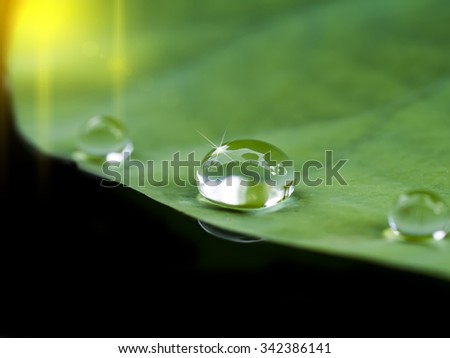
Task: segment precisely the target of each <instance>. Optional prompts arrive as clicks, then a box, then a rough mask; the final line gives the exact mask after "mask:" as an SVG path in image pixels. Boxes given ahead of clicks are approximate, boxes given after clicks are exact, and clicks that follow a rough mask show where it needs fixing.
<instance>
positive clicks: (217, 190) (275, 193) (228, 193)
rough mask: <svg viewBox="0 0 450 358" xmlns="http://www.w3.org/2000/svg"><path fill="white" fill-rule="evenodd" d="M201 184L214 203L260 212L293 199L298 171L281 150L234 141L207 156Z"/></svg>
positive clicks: (200, 176)
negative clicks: (262, 209) (290, 198)
mask: <svg viewBox="0 0 450 358" xmlns="http://www.w3.org/2000/svg"><path fill="white" fill-rule="evenodd" d="M197 181H198V190H199V191H200V194H202V195H203V196H204V197H205V198H206V199H208V200H209V201H211V202H213V203H216V204H219V205H223V206H227V207H233V208H238V209H256V208H262V207H269V206H273V205H275V204H277V203H279V202H281V201H282V200H284V199H286V198H287V197H289V196H290V195H291V194H292V192H293V191H294V182H295V171H294V166H293V162H292V161H290V160H289V158H288V156H287V155H286V154H285V153H284V152H283V151H282V150H281V149H279V148H277V147H275V146H273V145H271V144H269V143H266V142H263V141H259V140H251V139H250V140H234V141H231V142H228V143H225V144H223V145H221V146H219V147H217V148H214V149H213V150H211V151H210V152H209V153H208V154H207V155H206V156H205V158H204V159H203V161H202V165H201V168H200V169H199V170H198V171H197Z"/></svg>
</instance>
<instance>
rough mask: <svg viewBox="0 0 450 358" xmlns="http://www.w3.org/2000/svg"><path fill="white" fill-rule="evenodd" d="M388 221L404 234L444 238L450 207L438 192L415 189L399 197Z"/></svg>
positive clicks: (395, 229) (394, 228) (393, 227)
mask: <svg viewBox="0 0 450 358" xmlns="http://www.w3.org/2000/svg"><path fill="white" fill-rule="evenodd" d="M388 221H389V226H390V227H391V229H392V230H394V231H396V232H398V233H400V234H401V235H403V236H406V237H434V238H435V239H442V238H443V237H444V236H445V233H446V230H447V225H448V221H449V209H448V206H447V204H446V203H445V202H444V201H443V200H442V199H441V198H439V196H437V195H436V194H434V193H431V192H429V191H421V190H415V191H410V192H407V193H405V194H402V195H400V196H399V197H398V198H397V200H396V201H395V202H394V205H393V206H392V209H391V211H390V212H389V215H388Z"/></svg>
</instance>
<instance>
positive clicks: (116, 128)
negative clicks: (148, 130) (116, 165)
mask: <svg viewBox="0 0 450 358" xmlns="http://www.w3.org/2000/svg"><path fill="white" fill-rule="evenodd" d="M78 147H79V148H80V149H81V150H82V152H83V153H84V154H85V155H87V156H88V157H91V158H98V159H106V160H116V161H121V160H122V159H123V155H124V154H125V153H128V154H129V153H130V152H131V151H132V149H133V148H132V144H131V140H130V138H129V136H128V131H127V129H126V127H125V125H124V124H123V123H122V122H121V121H119V120H118V119H116V118H114V117H111V116H95V117H93V118H91V119H89V120H88V121H87V122H85V123H84V124H83V125H82V127H81V128H80V132H79V136H78Z"/></svg>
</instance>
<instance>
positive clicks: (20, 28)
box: [16, 0, 76, 47]
mask: <svg viewBox="0 0 450 358" xmlns="http://www.w3.org/2000/svg"><path fill="white" fill-rule="evenodd" d="M75 10H76V7H75V6H74V3H73V1H70V0H69V1H68V0H26V1H23V3H22V6H21V8H20V11H19V12H18V18H17V22H16V24H17V26H16V29H17V32H18V33H17V36H18V37H20V38H21V39H28V41H30V42H32V43H33V44H34V45H35V46H38V47H41V46H43V45H45V46H54V45H55V44H56V43H58V42H60V41H64V40H67V35H68V32H70V31H73V29H72V30H71V29H70V26H68V24H70V20H71V19H72V18H73V17H74V15H75V12H76V11H75ZM28 41H27V42H28ZM24 45H25V44H24ZM26 45H29V43H28V44H26Z"/></svg>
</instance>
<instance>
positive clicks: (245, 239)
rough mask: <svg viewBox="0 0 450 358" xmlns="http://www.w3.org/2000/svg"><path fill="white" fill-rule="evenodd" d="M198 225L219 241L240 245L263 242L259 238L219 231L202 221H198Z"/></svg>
mask: <svg viewBox="0 0 450 358" xmlns="http://www.w3.org/2000/svg"><path fill="white" fill-rule="evenodd" d="M198 224H199V225H200V227H201V228H202V229H203V230H205V231H206V232H207V233H208V234H211V235H213V236H215V237H218V238H219V239H224V240H227V241H233V242H238V243H240V244H253V243H255V242H260V241H264V240H263V239H260V238H256V237H251V236H247V235H244V234H239V233H237V232H233V231H229V230H224V229H221V228H219V227H217V226H215V225H211V224H208V223H205V222H204V221H202V220H198Z"/></svg>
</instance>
